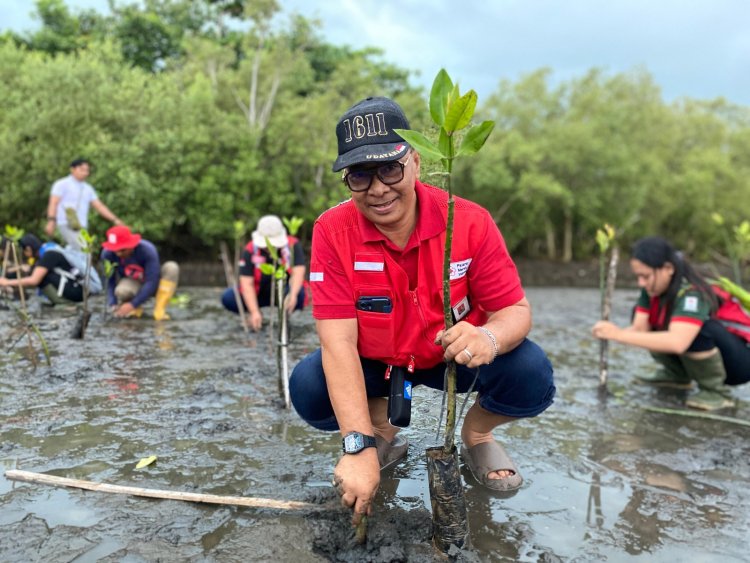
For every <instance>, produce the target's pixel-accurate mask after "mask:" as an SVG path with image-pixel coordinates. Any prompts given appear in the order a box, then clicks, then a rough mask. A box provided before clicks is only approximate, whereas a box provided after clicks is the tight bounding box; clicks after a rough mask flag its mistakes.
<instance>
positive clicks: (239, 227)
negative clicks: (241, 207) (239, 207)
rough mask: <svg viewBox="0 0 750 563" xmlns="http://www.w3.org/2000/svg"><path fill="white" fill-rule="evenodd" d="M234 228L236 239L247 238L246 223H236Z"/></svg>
mask: <svg viewBox="0 0 750 563" xmlns="http://www.w3.org/2000/svg"><path fill="white" fill-rule="evenodd" d="M232 226H233V228H234V238H236V239H241V238H242V237H244V236H245V233H246V232H247V228H246V227H245V223H243V222H242V221H235V222H234V223H233V225H232Z"/></svg>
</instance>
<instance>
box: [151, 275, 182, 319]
mask: <svg viewBox="0 0 750 563" xmlns="http://www.w3.org/2000/svg"><path fill="white" fill-rule="evenodd" d="M176 289H177V284H176V283H175V282H173V281H169V280H165V279H164V278H161V280H159V289H157V290H156V304H155V305H154V319H156V320H157V321H161V320H166V319H168V318H169V315H167V304H168V303H169V300H170V299H171V298H172V296H173V295H174V292H175V290H176Z"/></svg>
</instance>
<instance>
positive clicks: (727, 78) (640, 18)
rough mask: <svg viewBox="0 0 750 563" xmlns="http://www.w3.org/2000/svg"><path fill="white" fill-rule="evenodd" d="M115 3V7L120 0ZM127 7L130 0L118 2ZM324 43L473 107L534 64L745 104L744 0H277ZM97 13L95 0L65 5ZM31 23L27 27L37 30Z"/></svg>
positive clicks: (3, 19)
mask: <svg viewBox="0 0 750 563" xmlns="http://www.w3.org/2000/svg"><path fill="white" fill-rule="evenodd" d="M120 1H122V0H120ZM128 1H130V0H128ZM279 3H280V5H281V6H282V9H283V10H284V12H291V11H296V12H298V13H300V14H302V15H304V16H307V17H310V18H312V17H315V18H317V19H319V20H320V21H321V22H322V28H321V35H322V36H323V37H324V38H325V40H326V41H328V42H329V43H332V44H335V45H349V46H352V47H355V48H360V47H379V48H380V49H382V50H383V52H384V59H385V60H387V61H388V62H391V63H394V64H396V65H398V66H399V67H401V68H405V69H408V70H412V71H417V72H419V76H415V77H414V78H413V79H412V80H413V82H414V83H415V84H421V85H423V86H425V88H427V89H429V87H430V85H431V84H432V80H433V78H434V77H435V75H436V74H437V72H438V71H439V70H440V69H441V68H445V69H446V70H447V71H448V73H449V74H450V76H451V78H452V79H453V80H454V82H458V83H459V84H460V87H461V91H462V92H463V91H465V90H467V89H468V88H473V89H474V90H476V91H477V94H478V95H479V101H480V103H481V101H482V100H483V99H485V98H486V97H487V96H489V95H490V94H491V93H492V92H494V91H495V90H496V89H497V87H498V84H499V83H500V80H501V79H507V80H511V81H516V80H518V79H519V78H520V77H521V76H523V75H524V74H527V73H530V72H533V71H535V70H537V69H539V68H542V67H549V68H551V69H552V80H553V82H559V81H566V80H570V79H573V78H578V77H581V76H583V75H584V74H585V73H586V72H587V71H588V70H589V69H591V68H593V67H598V68H602V69H604V70H605V71H606V72H607V73H609V74H615V73H619V72H627V71H630V70H633V69H646V70H647V71H648V72H650V73H651V75H652V76H653V77H654V80H655V81H656V83H657V84H658V85H659V86H660V87H661V90H662V95H663V97H664V99H665V100H667V101H672V100H674V99H677V98H680V97H683V96H689V97H692V98H699V99H712V98H716V97H720V96H721V97H724V98H726V99H728V100H729V101H732V102H735V103H739V104H743V105H750V0H452V1H449V0H399V1H398V2H396V1H393V0H379V1H378V0H279ZM67 4H68V6H70V7H71V8H73V9H75V8H91V7H93V8H96V9H97V10H98V11H101V12H106V11H107V0H67ZM31 10H32V2H31V1H30V0H0V28H2V29H7V28H11V29H14V30H16V31H24V30H29V29H33V27H34V25H35V21H34V20H32V19H31V17H30V16H29V12H31ZM37 25H38V24H37Z"/></svg>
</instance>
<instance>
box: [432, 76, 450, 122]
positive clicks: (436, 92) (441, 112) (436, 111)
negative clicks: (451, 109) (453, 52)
mask: <svg viewBox="0 0 750 563" xmlns="http://www.w3.org/2000/svg"><path fill="white" fill-rule="evenodd" d="M452 90H453V82H452V81H451V78H450V76H448V73H447V72H446V71H445V69H443V68H441V69H440V71H439V72H438V73H437V76H436V77H435V80H434V81H433V83H432V89H431V90H430V115H431V116H432V121H434V122H435V124H436V125H437V126H438V127H440V128H441V129H442V127H443V124H444V123H445V114H446V113H447V111H448V97H449V96H450V93H451V91H452Z"/></svg>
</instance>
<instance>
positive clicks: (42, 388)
mask: <svg viewBox="0 0 750 563" xmlns="http://www.w3.org/2000/svg"><path fill="white" fill-rule="evenodd" d="M220 291H221V290H220V289H211V288H187V289H185V290H183V292H184V293H187V294H188V295H189V296H190V297H191V298H192V301H191V303H190V305H189V306H188V307H187V308H185V309H178V308H172V309H171V310H170V313H171V315H172V320H171V321H169V322H164V323H160V324H157V323H155V322H153V321H151V320H146V319H145V318H144V319H143V320H133V321H108V322H105V320H104V319H103V315H102V311H101V301H97V300H95V301H94V307H95V309H96V310H95V314H94V317H93V318H92V321H91V324H90V328H89V330H88V333H87V337H86V339H85V340H84V341H76V340H72V339H71V338H69V333H70V330H71V329H72V326H73V323H74V320H75V319H74V316H73V314H72V313H71V312H64V311H59V310H41V309H33V311H34V316H35V318H36V319H37V321H38V324H39V326H40V328H41V329H42V332H43V334H44V335H45V337H46V338H47V340H48V342H49V345H50V348H51V350H52V354H53V359H52V367H42V366H40V367H38V368H37V369H32V367H31V364H30V362H29V361H28V359H27V358H26V357H25V355H24V353H23V351H24V346H23V344H22V343H20V344H19V345H17V346H16V347H15V348H14V349H13V350H12V351H10V352H8V350H7V348H8V346H9V344H8V342H9V340H10V339H11V338H12V336H13V333H14V325H15V323H16V320H15V316H14V314H13V313H12V311H8V310H0V324H1V326H0V338H2V342H3V350H2V353H0V377H1V379H0V382H1V383H0V470H2V471H5V470H8V469H25V470H28V471H36V472H44V473H51V474H55V475H61V476H65V477H71V478H78V479H86V480H91V481H100V482H106V483H113V484H119V485H131V486H138V487H146V488H153V489H171V490H181V491H190V492H200V493H213V494H219V495H242V496H253V497H264V498H274V499H283V500H303V501H308V502H326V501H327V500H329V499H330V497H331V494H332V490H331V488H330V484H329V483H330V479H331V475H332V470H333V466H334V464H335V462H336V460H337V458H338V455H339V451H340V439H339V437H338V436H337V435H335V434H326V433H323V432H318V431H316V430H313V429H311V428H309V427H307V426H306V425H304V424H303V423H302V422H301V421H300V420H299V418H298V417H297V416H296V415H295V414H294V413H293V412H291V413H290V412H286V411H285V410H284V409H283V408H282V407H283V403H282V402H281V401H280V399H279V397H280V395H279V391H278V382H277V379H276V373H275V360H274V358H275V356H274V352H273V350H272V348H271V344H270V342H269V338H268V332H267V331H264V332H262V333H260V334H259V335H250V336H246V335H245V334H244V333H243V332H242V331H241V329H240V328H239V324H238V322H237V320H236V318H235V317H234V316H231V315H229V314H226V313H224V311H223V310H222V309H221V306H220V304H219V295H220ZM528 295H529V299H530V300H531V302H532V305H533V306H534V321H535V328H534V331H533V333H532V337H533V338H534V339H535V340H536V341H537V342H539V343H540V344H541V345H542V346H543V347H544V348H545V350H547V352H548V353H549V355H550V357H551V358H552V360H553V364H554V366H555V369H556V380H557V386H558V396H557V398H556V401H555V404H554V405H553V406H552V407H551V408H550V409H549V410H548V411H547V412H546V413H544V414H543V415H542V416H540V417H538V418H537V419H535V420H527V421H522V422H519V423H516V424H515V425H513V426H512V427H510V428H508V429H507V430H504V431H503V432H502V433H500V432H498V433H497V436H498V437H499V438H501V439H502V440H503V441H504V443H505V444H506V447H507V449H508V451H509V452H511V454H512V455H513V456H514V459H515V461H516V463H517V464H518V466H519V468H520V470H521V472H522V474H523V476H524V479H525V484H524V487H523V488H522V489H521V491H520V492H519V493H518V494H516V495H515V496H513V497H511V498H500V497H497V496H495V495H492V494H490V493H488V492H487V491H485V490H484V489H482V488H480V487H478V486H476V483H475V482H474V480H473V479H472V478H471V476H470V475H469V474H467V473H464V478H465V482H466V491H467V503H468V506H469V519H470V528H471V541H472V548H471V549H470V550H465V551H463V552H457V553H455V554H453V559H454V560H458V561H602V560H609V561H646V560H648V561H670V562H671V561H674V560H676V559H684V560H690V561H718V560H721V561H746V560H747V555H746V551H745V550H746V545H747V537H748V534H749V533H750V508H748V506H750V486H748V485H750V463H748V461H747V460H748V459H750V428H748V427H745V426H739V425H736V424H731V423H727V422H719V421H711V420H705V419H698V418H687V417H682V416H675V415H669V414H662V413H655V412H649V411H646V410H644V409H643V408H642V407H643V406H659V407H668V408H680V404H681V402H682V401H683V400H684V397H685V392H675V391H670V392H665V391H660V390H655V389H651V388H649V387H643V386H640V385H636V384H633V383H632V377H633V375H634V374H636V373H638V372H639V371H641V370H647V369H650V367H651V364H650V360H649V358H648V355H647V354H645V353H643V352H639V351H636V350H631V349H627V348H624V347H620V346H614V347H612V348H611V376H610V385H609V394H608V395H607V396H606V397H604V398H601V397H599V396H598V394H597V362H598V343H597V342H596V341H594V340H593V339H591V338H590V337H589V336H588V335H589V332H588V330H589V327H590V325H591V323H592V322H593V320H594V318H595V316H596V311H597V307H598V299H599V297H598V292H597V291H596V290H588V289H547V288H545V289H530V290H529V291H528ZM634 299H635V295H634V292H632V291H622V292H617V294H616V299H615V312H614V318H615V320H616V321H618V322H620V323H624V322H625V321H626V319H627V318H628V315H629V310H630V307H632V305H633V303H634ZM291 325H292V346H291V349H290V355H291V361H292V364H293V363H294V361H296V360H297V359H299V358H301V357H302V356H303V355H304V354H305V353H307V352H308V351H310V350H312V349H314V348H315V347H316V346H317V340H316V337H315V331H314V323H313V320H312V318H311V315H310V313H309V311H308V312H304V313H297V314H295V315H294V316H293V319H292V323H291ZM735 394H736V396H737V397H738V398H740V399H741V403H740V406H739V407H738V408H736V409H730V410H728V411H723V412H722V413H721V414H724V415H726V416H732V417H736V418H738V419H742V420H750V416H749V415H750V408H748V406H747V405H748V401H750V389H748V386H745V387H744V388H743V387H741V388H739V389H736V390H735ZM440 400H441V397H440V395H439V394H438V393H435V392H432V391H430V390H425V389H422V388H417V389H416V390H415V405H414V412H413V418H412V426H411V427H410V428H409V429H407V430H406V433H407V435H408V437H409V440H410V443H411V446H410V450H409V456H408V458H407V460H406V461H405V462H404V463H402V464H401V465H399V466H398V467H396V468H394V469H393V470H391V471H390V472H388V473H387V474H385V475H384V479H383V482H382V485H381V490H380V491H379V493H378V498H377V502H376V514H375V515H374V516H373V517H372V518H371V520H370V534H369V539H368V542H367V544H366V545H364V546H359V545H356V544H355V543H354V534H353V531H352V530H351V529H350V528H349V526H348V522H349V515H348V514H347V513H346V512H345V511H343V510H342V509H338V508H332V509H330V510H324V511H322V512H320V513H315V514H305V513H295V512H280V511H272V510H258V509H249V508H237V507H228V506H214V505H202V504H193V503H184V502H178V501H168V500H153V499H144V498H136V497H129V496H123V495H110V494H104V493H96V492H89V491H80V490H75V489H59V488H52V487H48V486H43V485H31V484H26V483H17V482H12V481H9V480H7V479H5V478H4V477H3V476H2V475H0V560H1V561H45V562H48V561H54V562H57V561H76V562H85V561H107V562H115V561H121V562H128V563H130V562H141V561H201V562H203V561H207V562H208V561H238V562H239V561H295V562H296V561H300V562H307V561H377V562H385V561H433V560H435V556H434V552H433V550H432V547H431V545H430V529H429V528H430V513H429V508H430V502H429V493H428V490H427V477H426V467H425V457H424V450H425V448H427V447H430V446H432V445H435V444H436V443H439V442H436V440H435V432H436V426H437V422H438V417H439V407H440ZM149 455H156V456H157V457H158V460H157V461H156V462H155V463H154V464H152V465H150V466H149V467H147V468H145V469H141V470H136V469H135V465H136V463H137V462H138V460H139V459H141V458H143V457H147V456H149Z"/></svg>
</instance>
